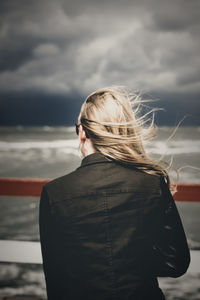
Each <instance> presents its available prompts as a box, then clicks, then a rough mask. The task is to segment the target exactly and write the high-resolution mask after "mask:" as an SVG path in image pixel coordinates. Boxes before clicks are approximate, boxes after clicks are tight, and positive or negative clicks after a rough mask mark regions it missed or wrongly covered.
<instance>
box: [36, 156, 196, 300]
mask: <svg viewBox="0 0 200 300" xmlns="http://www.w3.org/2000/svg"><path fill="white" fill-rule="evenodd" d="M39 226H40V227H39V228H40V238H41V250H42V256H43V269H44V274H45V279H46V288H47V295H48V299H49V300H62V299H63V300H64V299H65V300H79V299H82V300H83V299H86V300H90V299H92V300H111V299H112V300H114V299H116V300H117V299H118V300H127V299H134V300H143V299H148V300H151V299H152V300H157V299H165V297H164V295H163V293H162V291H161V289H160V288H159V285H158V280H157V277H158V276H162V277H179V276H181V275H183V274H184V273H185V272H186V271H187V268H188V266H189V264H190V252H189V248H188V244H187V240H186V236H185V232H184V229H183V225H182V222H181V219H180V216H179V213H178V211H177V207H176V205H175V202H174V200H173V198H172V195H171V193H170V191H169V189H168V187H167V185H166V184H165V182H164V180H163V178H162V177H159V176H155V175H150V174H147V173H144V172H142V171H139V170H137V168H135V167H134V166H132V167H131V166H127V165H125V164H121V163H119V162H116V161H115V160H112V159H109V158H108V157H105V156H104V155H102V154H101V153H98V152H96V153H93V154H90V155H88V156H86V157H84V158H83V159H82V162H81V166H80V167H78V168H77V169H76V170H75V171H73V172H71V173H69V174H67V175H65V176H62V177H59V178H56V179H54V180H52V181H51V182H48V183H46V184H45V185H44V187H43V190H42V193H41V198H40V214H39Z"/></svg>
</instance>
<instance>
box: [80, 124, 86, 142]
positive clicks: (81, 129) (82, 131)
mask: <svg viewBox="0 0 200 300" xmlns="http://www.w3.org/2000/svg"><path fill="white" fill-rule="evenodd" d="M79 137H80V140H81V141H85V140H86V132H85V130H84V129H83V126H82V125H81V124H80V126H79Z"/></svg>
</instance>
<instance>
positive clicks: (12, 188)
mask: <svg viewBox="0 0 200 300" xmlns="http://www.w3.org/2000/svg"><path fill="white" fill-rule="evenodd" d="M51 180H52V178H45V179H39V178H0V196H22V197H24V196H26V197H39V196H40V194H41V190H42V186H43V185H44V184H45V183H46V182H48V181H51ZM174 199H175V201H184V202H185V201H189V202H200V184H192V183H179V184H178V186H177V192H176V193H175V195H174Z"/></svg>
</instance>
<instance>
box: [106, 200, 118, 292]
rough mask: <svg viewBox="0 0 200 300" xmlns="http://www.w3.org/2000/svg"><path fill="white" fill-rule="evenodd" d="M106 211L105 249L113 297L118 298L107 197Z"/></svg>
mask: <svg viewBox="0 0 200 300" xmlns="http://www.w3.org/2000/svg"><path fill="white" fill-rule="evenodd" d="M104 211H105V218H104V220H105V225H106V228H105V230H106V241H105V247H106V250H107V251H108V252H107V253H106V256H107V258H108V263H109V269H110V272H109V273H110V274H109V277H110V280H111V288H112V297H113V298H115V297H116V280H115V274H114V270H113V255H112V242H111V237H110V217H109V209H108V199H107V197H105V198H104Z"/></svg>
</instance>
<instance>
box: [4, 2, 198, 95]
mask: <svg viewBox="0 0 200 300" xmlns="http://www.w3.org/2000/svg"><path fill="white" fill-rule="evenodd" d="M0 6H1V7H0V25H1V27H0V55H1V59H0V91H1V92H2V93H3V92H4V93H6V94H7V93H9V92H11V91H12V92H27V93H28V91H35V92H44V93H46V94H52V93H54V94H55V95H58V94H60V95H68V96H69V95H71V94H72V92H74V91H76V92H77V93H78V94H79V95H86V94H87V93H88V92H91V91H92V90H94V89H96V88H99V87H102V86H108V85H112V84H120V85H127V86H128V87H129V88H133V89H134V88H136V89H141V90H142V91H148V92H155V93H160V95H162V94H166V93H171V94H174V95H178V94H184V93H186V94H188V95H189V94H190V95H192V94H194V93H195V94H198V93H199V91H200V74H199V70H200V66H199V65H200V58H199V53H200V45H199V43H200V42H199V38H198V36H199V30H200V18H199V11H200V1H196V0H192V1H188V0H174V1H160V0H146V1H145V0H140V1H139V0H137V1H132V0H124V1H120V0H115V1H114V0H113V1H105V0H104V1H92V0H87V1H81V0H79V1H64V0H58V1H50V0H49V1H39V0H29V1H27V0H24V1H21V0H18V1H13V0H6V1H1V2H0ZM68 98H69V97H68ZM195 99H196V98H195Z"/></svg>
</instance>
